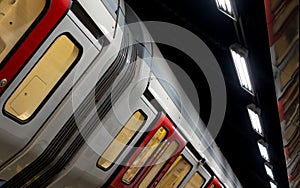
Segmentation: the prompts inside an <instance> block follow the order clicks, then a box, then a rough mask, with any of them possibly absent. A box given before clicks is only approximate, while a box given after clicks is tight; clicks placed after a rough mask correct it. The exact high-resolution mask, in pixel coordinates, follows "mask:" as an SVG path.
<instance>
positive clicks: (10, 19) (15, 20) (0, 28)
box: [0, 0, 47, 64]
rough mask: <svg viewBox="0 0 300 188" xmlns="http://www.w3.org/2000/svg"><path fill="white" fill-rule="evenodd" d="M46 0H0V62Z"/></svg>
mask: <svg viewBox="0 0 300 188" xmlns="http://www.w3.org/2000/svg"><path fill="white" fill-rule="evenodd" d="M46 1H47V0H1V1H0V64H1V62H2V61H3V59H4V58H5V57H6V56H7V54H8V53H9V52H10V51H11V49H12V48H13V47H14V46H15V45H16V43H17V42H18V41H19V40H20V38H21V37H22V36H23V35H24V33H25V32H26V31H27V30H28V28H29V27H30V26H31V25H32V23H33V22H34V21H35V20H36V19H37V18H38V16H39V15H40V14H41V12H42V11H43V10H44V8H45V7H46Z"/></svg>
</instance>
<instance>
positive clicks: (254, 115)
mask: <svg viewBox="0 0 300 188" xmlns="http://www.w3.org/2000/svg"><path fill="white" fill-rule="evenodd" d="M247 109H248V114H249V117H250V120H251V124H252V127H253V129H254V130H255V131H256V132H257V133H258V134H260V135H261V136H263V130H262V126H261V123H260V118H259V114H260V109H259V108H257V107H256V106H255V105H254V104H250V105H248V106H247Z"/></svg>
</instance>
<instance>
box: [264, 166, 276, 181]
mask: <svg viewBox="0 0 300 188" xmlns="http://www.w3.org/2000/svg"><path fill="white" fill-rule="evenodd" d="M265 169H266V172H267V174H268V176H269V177H270V178H272V179H274V174H273V166H272V165H270V164H268V163H265Z"/></svg>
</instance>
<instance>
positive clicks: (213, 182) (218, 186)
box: [206, 177, 223, 188]
mask: <svg viewBox="0 0 300 188" xmlns="http://www.w3.org/2000/svg"><path fill="white" fill-rule="evenodd" d="M212 185H215V186H214V188H223V186H222V185H221V183H220V181H219V180H218V178H216V177H213V178H212V179H211V180H210V182H209V183H208V184H207V186H206V187H207V188H210V186H212Z"/></svg>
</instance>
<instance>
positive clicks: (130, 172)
mask: <svg viewBox="0 0 300 188" xmlns="http://www.w3.org/2000/svg"><path fill="white" fill-rule="evenodd" d="M166 136H167V130H166V129H165V128H164V127H160V128H159V129H158V130H157V131H156V132H155V134H154V135H153V137H152V138H151V140H150V141H149V142H148V144H147V145H146V146H145V148H144V149H143V150H142V151H141V152H140V153H139V155H138V156H137V157H136V159H135V160H134V162H133V163H132V165H131V167H130V168H128V169H127V171H126V172H125V173H124V175H123V177H122V181H123V182H124V183H126V184H130V183H131V181H132V180H133V179H134V178H135V177H136V176H137V174H138V172H139V171H140V169H141V168H142V167H143V166H144V165H145V164H146V162H147V161H148V160H149V159H150V157H151V156H152V155H153V153H154V151H155V150H156V148H158V146H159V145H160V143H161V142H162V141H163V140H164V138H165V137H166Z"/></svg>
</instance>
